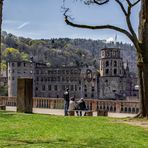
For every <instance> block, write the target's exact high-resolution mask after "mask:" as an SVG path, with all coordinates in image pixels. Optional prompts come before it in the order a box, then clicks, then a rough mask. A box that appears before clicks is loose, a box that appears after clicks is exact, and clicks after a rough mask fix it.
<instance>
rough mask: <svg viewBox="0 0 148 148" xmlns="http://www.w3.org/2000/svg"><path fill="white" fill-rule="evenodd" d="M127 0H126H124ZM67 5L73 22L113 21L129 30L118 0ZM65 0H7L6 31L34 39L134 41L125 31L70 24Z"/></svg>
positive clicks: (135, 14)
mask: <svg viewBox="0 0 148 148" xmlns="http://www.w3.org/2000/svg"><path fill="white" fill-rule="evenodd" d="M123 1H124V0H123ZM64 5H65V7H68V8H70V11H69V12H68V14H69V15H70V16H71V17H72V18H73V21H74V22H76V23H80V24H88V25H104V24H111V25H116V26H119V27H122V28H125V29H127V27H126V22H125V19H124V16H123V13H122V12H121V11H120V7H119V6H118V5H117V4H116V3H115V1H114V0H110V2H109V3H108V4H106V5H103V6H97V5H95V4H94V5H91V6H87V5H84V4H83V2H80V1H77V2H76V1H75V0H66V2H65V4H64ZM62 6H63V0H4V6H3V24H2V30H3V31H7V32H8V33H12V34H14V35H17V36H22V37H26V38H32V39H51V38H86V39H94V40H98V39H103V40H104V39H105V40H107V41H112V40H114V38H115V36H117V41H122V42H128V43H129V42H130V41H129V39H128V38H127V37H126V36H125V35H122V34H121V33H118V32H115V31H111V30H88V29H80V28H73V27H71V26H68V25H66V23H65V22H64V17H63V10H62V8H61V7H62ZM138 13H139V5H138V6H136V7H135V8H134V10H133V11H132V16H131V20H132V24H133V27H134V29H135V31H136V32H137V27H138V18H139V17H138V15H139V14H138Z"/></svg>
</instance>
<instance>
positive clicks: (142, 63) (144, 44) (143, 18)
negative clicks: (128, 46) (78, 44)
mask: <svg viewBox="0 0 148 148" xmlns="http://www.w3.org/2000/svg"><path fill="white" fill-rule="evenodd" d="M83 1H84V3H85V4H87V5H91V4H96V5H98V6H101V5H104V4H107V3H108V2H109V1H111V0H83ZM114 1H115V2H116V4H117V5H119V6H120V8H121V12H122V13H123V14H124V17H125V19H126V24H127V27H128V30H126V29H124V28H120V27H118V26H114V25H99V26H91V25H86V24H77V23H74V21H73V20H71V19H70V17H69V15H68V14H67V13H68V11H69V8H65V11H64V17H65V22H66V24H67V25H70V26H73V27H78V28H85V29H92V30H96V29H111V30H115V31H118V32H120V33H123V34H125V35H126V36H127V37H128V38H129V39H130V40H131V41H132V43H133V44H134V46H135V48H136V52H137V66H138V73H139V86H140V88H139V97H140V100H141V110H140V113H139V115H140V116H142V117H148V0H114ZM123 1H124V2H126V5H124V4H123ZM140 2H141V9H140V14H139V35H138V36H137V35H136V32H135V31H134V28H133V25H132V23H131V12H132V9H133V8H134V7H135V6H136V5H137V4H138V3H140Z"/></svg>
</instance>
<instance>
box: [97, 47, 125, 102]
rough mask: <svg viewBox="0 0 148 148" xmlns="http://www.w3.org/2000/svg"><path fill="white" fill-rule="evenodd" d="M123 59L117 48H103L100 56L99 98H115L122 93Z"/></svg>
mask: <svg viewBox="0 0 148 148" xmlns="http://www.w3.org/2000/svg"><path fill="white" fill-rule="evenodd" d="M123 72H124V71H123V60H122V58H121V56H120V49H118V48H104V49H102V50H101V58H100V98H103V99H115V98H116V96H117V95H120V94H122V88H123V86H122V77H123Z"/></svg>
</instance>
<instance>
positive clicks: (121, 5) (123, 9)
mask: <svg viewBox="0 0 148 148" xmlns="http://www.w3.org/2000/svg"><path fill="white" fill-rule="evenodd" d="M115 1H116V2H117V3H118V4H119V6H120V7H121V10H122V12H123V13H124V15H125V16H126V15H127V12H126V10H125V8H124V6H123V4H122V3H121V2H120V0H115Z"/></svg>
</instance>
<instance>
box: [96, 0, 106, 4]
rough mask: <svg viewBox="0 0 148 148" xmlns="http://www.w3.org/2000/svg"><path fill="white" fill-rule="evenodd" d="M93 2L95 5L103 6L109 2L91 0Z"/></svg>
mask: <svg viewBox="0 0 148 148" xmlns="http://www.w3.org/2000/svg"><path fill="white" fill-rule="evenodd" d="M93 1H94V3H95V4H97V5H103V4H105V3H108V2H109V0H105V1H103V2H101V1H102V0H99V1H98V0H93Z"/></svg>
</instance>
